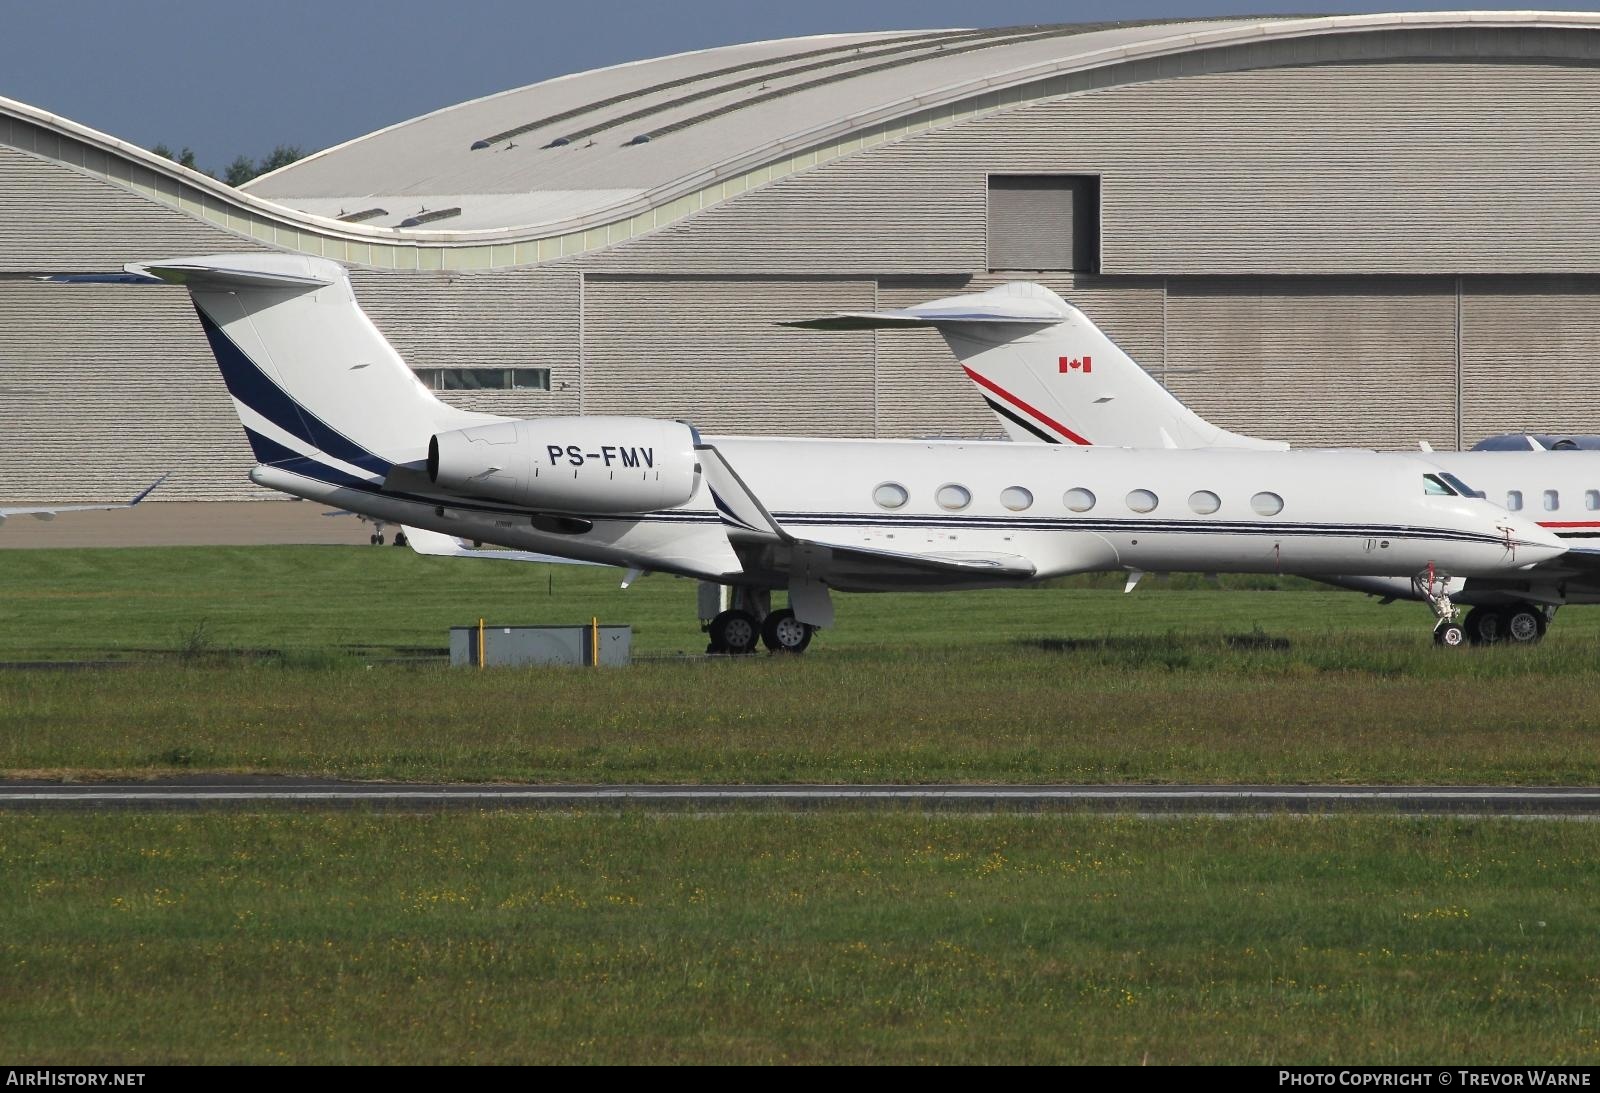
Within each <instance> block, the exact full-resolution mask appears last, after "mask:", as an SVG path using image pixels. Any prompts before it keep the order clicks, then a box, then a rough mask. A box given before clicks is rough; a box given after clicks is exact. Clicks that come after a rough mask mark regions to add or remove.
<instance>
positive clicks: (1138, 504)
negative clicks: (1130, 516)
mask: <svg viewBox="0 0 1600 1093" xmlns="http://www.w3.org/2000/svg"><path fill="white" fill-rule="evenodd" d="M1160 503H1161V499H1160V498H1158V497H1157V496H1156V495H1155V494H1153V493H1151V492H1150V491H1149V490H1132V491H1130V492H1129V493H1128V507H1129V508H1130V509H1132V510H1133V511H1134V512H1154V511H1155V507H1156V506H1157V505H1159V504H1160Z"/></svg>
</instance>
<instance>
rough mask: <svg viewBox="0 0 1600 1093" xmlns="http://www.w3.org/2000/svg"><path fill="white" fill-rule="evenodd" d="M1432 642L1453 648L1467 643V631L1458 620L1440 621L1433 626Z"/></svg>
mask: <svg viewBox="0 0 1600 1093" xmlns="http://www.w3.org/2000/svg"><path fill="white" fill-rule="evenodd" d="M1433 643H1434V644H1435V645H1444V646H1448V647H1450V648H1452V649H1453V648H1455V647H1456V646H1458V645H1465V644H1466V643H1467V631H1466V629H1465V628H1464V627H1463V626H1462V625H1461V624H1460V623H1459V622H1441V623H1440V624H1439V625H1438V626H1435V627H1434V628H1433Z"/></svg>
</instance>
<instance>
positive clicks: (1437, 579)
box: [1411, 562, 1467, 649]
mask: <svg viewBox="0 0 1600 1093" xmlns="http://www.w3.org/2000/svg"><path fill="white" fill-rule="evenodd" d="M1411 587H1412V588H1413V589H1415V590H1416V593H1417V595H1418V596H1419V597H1421V598H1422V599H1423V600H1426V601H1427V604H1428V606H1429V607H1431V608H1432V609H1433V614H1434V617H1435V618H1436V619H1437V620H1438V621H1437V622H1435V623H1434V624H1433V643H1434V644H1435V645H1444V646H1449V647H1450V648H1452V649H1453V648H1455V647H1457V646H1460V645H1465V644H1466V643H1467V630H1466V627H1464V626H1462V625H1461V624H1460V623H1459V622H1457V621H1456V605H1455V604H1454V603H1453V602H1452V601H1451V599H1450V575H1449V574H1448V573H1440V572H1439V571H1438V570H1436V569H1434V568H1433V564H1432V563H1431V562H1430V563H1429V564H1428V568H1427V569H1424V570H1423V571H1422V572H1421V573H1418V574H1417V575H1416V576H1415V577H1412V578H1411Z"/></svg>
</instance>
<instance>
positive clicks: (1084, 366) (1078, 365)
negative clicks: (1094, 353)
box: [1060, 357, 1094, 375]
mask: <svg viewBox="0 0 1600 1093" xmlns="http://www.w3.org/2000/svg"><path fill="white" fill-rule="evenodd" d="M1060 361H1061V372H1062V373H1063V374H1065V373H1067V372H1078V371H1081V372H1083V374H1084V375H1088V374H1089V373H1090V372H1093V371H1094V365H1093V362H1092V361H1090V360H1089V358H1088V357H1082V358H1079V357H1061V358H1060Z"/></svg>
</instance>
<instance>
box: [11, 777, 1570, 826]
mask: <svg viewBox="0 0 1600 1093" xmlns="http://www.w3.org/2000/svg"><path fill="white" fill-rule="evenodd" d="M641 806H642V807H656V808H663V809H674V810H680V811H682V810H715V809H728V808H750V809H771V810H783V811H803V810H811V809H818V808H830V807H832V808H839V807H845V808H910V809H926V810H936V809H957V810H968V811H983V810H1006V811H1013V810H1014V811H1027V810H1054V811H1097V812H1127V813H1135V814H1156V813H1274V812H1287V813H1302V814H1345V813H1352V812H1391V813H1402V814H1410V815H1471V816H1481V815H1521V816H1577V817H1581V816H1600V787H1586V786H1570V787H1559V786H1552V787H1529V786H1263V785H1256V786H1243V785H1239V786H1217V785H1186V786H1178V785H1170V786H1129V785H1022V786H1019V785H1005V786H997V785H587V786H585V785H509V784H482V785H470V784H416V783H397V782H339V781H321V780H313V779H302V778H272V777H254V776H237V777H224V776H215V775H210V776H208V775H197V776H193V777H188V778H172V779H161V780H152V781H140V782H74V783H63V782H47V781H25V780H16V781H6V782H0V810H11V811H16V810H58V809H68V810H86V809H135V810H144V811H190V810H229V809H231V810H241V809H242V810H260V809H278V808H290V809H368V810H380V809H381V810H398V811H438V810H443V809H506V808H522V809H536V808H545V809H573V808H605V807H641Z"/></svg>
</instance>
